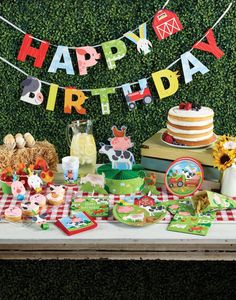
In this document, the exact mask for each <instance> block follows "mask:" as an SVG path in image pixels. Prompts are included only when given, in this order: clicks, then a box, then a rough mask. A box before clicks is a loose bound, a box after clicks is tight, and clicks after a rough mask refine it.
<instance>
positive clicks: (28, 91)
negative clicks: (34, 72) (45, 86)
mask: <svg viewBox="0 0 236 300" xmlns="http://www.w3.org/2000/svg"><path fill="white" fill-rule="evenodd" d="M41 86H42V84H41V81H40V80H38V79H37V78H34V77H31V76H28V77H27V78H26V79H25V80H24V81H22V83H21V87H22V88H23V90H22V94H21V97H20V100H22V101H24V102H27V103H30V104H33V105H40V104H41V103H42V102H43V94H42V93H41Z"/></svg>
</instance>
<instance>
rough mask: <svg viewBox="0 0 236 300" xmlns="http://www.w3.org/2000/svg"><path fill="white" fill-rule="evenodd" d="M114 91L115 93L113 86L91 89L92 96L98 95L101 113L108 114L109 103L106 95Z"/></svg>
mask: <svg viewBox="0 0 236 300" xmlns="http://www.w3.org/2000/svg"><path fill="white" fill-rule="evenodd" d="M114 93H115V88H106V89H94V90H91V94H92V96H96V95H99V96H100V101H101V107H102V114H103V115H109V114H110V104H109V99H108V95H109V94H114Z"/></svg>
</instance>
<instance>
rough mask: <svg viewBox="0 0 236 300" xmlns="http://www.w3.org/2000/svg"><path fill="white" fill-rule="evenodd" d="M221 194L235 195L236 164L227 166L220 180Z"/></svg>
mask: <svg viewBox="0 0 236 300" xmlns="http://www.w3.org/2000/svg"><path fill="white" fill-rule="evenodd" d="M221 194H223V195H225V196H228V197H236V165H235V164H233V165H232V166H231V167H229V168H227V169H226V170H225V171H224V173H223V176H222V180H221Z"/></svg>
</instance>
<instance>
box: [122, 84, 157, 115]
mask: <svg viewBox="0 0 236 300" xmlns="http://www.w3.org/2000/svg"><path fill="white" fill-rule="evenodd" d="M138 83H139V86H140V90H139V91H136V92H132V90H131V86H130V84H129V83H126V84H123V85H122V89H123V92H124V95H125V99H126V102H127V104H128V107H129V109H130V110H134V109H135V107H136V102H137V101H140V100H142V102H143V104H145V105H147V104H150V103H152V101H153V98H152V94H151V91H150V89H149V87H148V86H147V79H146V78H143V79H140V80H139V81H138Z"/></svg>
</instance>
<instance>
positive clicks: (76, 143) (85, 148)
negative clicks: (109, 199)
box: [70, 132, 97, 177]
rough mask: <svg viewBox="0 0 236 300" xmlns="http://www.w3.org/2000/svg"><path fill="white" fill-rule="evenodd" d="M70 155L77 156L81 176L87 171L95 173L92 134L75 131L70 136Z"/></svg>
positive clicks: (94, 152)
mask: <svg viewBox="0 0 236 300" xmlns="http://www.w3.org/2000/svg"><path fill="white" fill-rule="evenodd" d="M70 155H71V156H77V157H78V158H79V175H80V177H83V176H85V175H87V174H88V173H95V170H96V160H97V150H96V144H95V140H94V137H93V135H92V134H88V133H80V132H78V133H76V134H74V135H73V137H72V141H71V146H70Z"/></svg>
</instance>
